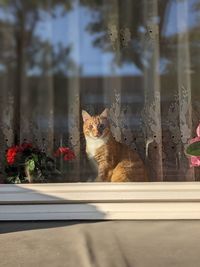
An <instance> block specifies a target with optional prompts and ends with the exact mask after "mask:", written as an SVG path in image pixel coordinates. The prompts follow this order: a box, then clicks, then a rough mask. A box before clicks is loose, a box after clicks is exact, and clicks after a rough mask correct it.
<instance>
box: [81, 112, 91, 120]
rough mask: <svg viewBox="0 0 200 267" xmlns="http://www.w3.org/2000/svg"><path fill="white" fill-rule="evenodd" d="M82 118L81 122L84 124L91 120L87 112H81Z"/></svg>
mask: <svg viewBox="0 0 200 267" xmlns="http://www.w3.org/2000/svg"><path fill="white" fill-rule="evenodd" d="M82 117H83V121H84V122H85V121H86V120H88V119H91V116H90V114H88V113H87V111H85V110H82Z"/></svg>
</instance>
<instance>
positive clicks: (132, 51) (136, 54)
mask: <svg viewBox="0 0 200 267" xmlns="http://www.w3.org/2000/svg"><path fill="white" fill-rule="evenodd" d="M149 2H151V1H149ZM158 2H159V3H158V4H159V6H158V8H159V11H158V12H159V15H160V18H159V21H160V22H159V25H160V33H161V31H162V26H163V23H164V14H165V12H166V9H167V4H168V3H169V1H166V0H162V1H158ZM81 4H82V5H83V6H86V7H87V8H89V9H90V10H92V11H93V12H94V19H93V21H92V22H90V23H89V25H88V27H87V30H88V31H89V32H90V33H91V34H93V35H94V36H95V38H94V40H93V44H94V46H97V47H100V48H101V49H103V50H104V51H113V47H112V43H111V42H110V40H109V36H108V35H109V29H108V26H109V24H113V23H114V24H115V26H116V29H117V31H118V32H119V34H117V35H118V36H120V31H122V30H126V29H127V28H128V29H129V30H130V35H131V42H130V44H129V45H128V46H127V47H126V49H121V50H120V52H121V54H120V57H121V61H120V62H119V61H118V63H123V62H132V63H134V64H135V65H136V66H137V67H139V68H140V69H142V68H143V54H144V47H143V40H144V39H146V40H147V41H148V38H149V36H148V35H149V32H148V31H149V27H148V25H146V23H145V22H144V8H145V5H147V4H148V1H129V0H124V1H120V0H118V1H106V2H105V1H103V0H96V1H95V0H81ZM151 19H152V20H155V19H156V18H151ZM149 22H150V23H151V21H149ZM122 38H123V37H122ZM115 55H116V54H115ZM116 57H117V55H116Z"/></svg>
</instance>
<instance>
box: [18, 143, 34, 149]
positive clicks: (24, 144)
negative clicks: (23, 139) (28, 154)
mask: <svg viewBox="0 0 200 267" xmlns="http://www.w3.org/2000/svg"><path fill="white" fill-rule="evenodd" d="M20 148H21V149H22V150H26V149H29V148H33V145H32V144H31V143H22V144H21V146H20Z"/></svg>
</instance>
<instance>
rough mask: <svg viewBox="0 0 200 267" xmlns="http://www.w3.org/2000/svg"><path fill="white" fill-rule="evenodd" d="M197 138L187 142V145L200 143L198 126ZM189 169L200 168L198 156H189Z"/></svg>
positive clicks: (198, 128) (199, 126) (199, 128)
mask: <svg viewBox="0 0 200 267" xmlns="http://www.w3.org/2000/svg"><path fill="white" fill-rule="evenodd" d="M196 133H197V136H196V137H194V138H192V139H191V140H189V144H193V143H195V142H199V141H200V124H199V125H198V127H197V129H196ZM189 161H190V167H198V166H200V157H199V156H190V158H189Z"/></svg>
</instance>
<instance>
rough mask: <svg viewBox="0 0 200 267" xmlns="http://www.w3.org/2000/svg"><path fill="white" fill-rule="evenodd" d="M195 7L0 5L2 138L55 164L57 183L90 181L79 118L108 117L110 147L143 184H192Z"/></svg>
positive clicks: (173, 0)
mask: <svg viewBox="0 0 200 267" xmlns="http://www.w3.org/2000/svg"><path fill="white" fill-rule="evenodd" d="M199 8H200V2H199V0H194V1H189V0H183V1H178V0H168V1H167V0H166V1H159V0H148V1H147V0H142V1H131V0H125V1H119V0H111V1H105V0H102V1H90V0H75V1H70V0H68V1H59V0H55V1H50V0H46V1H30V0H29V1H22V0H19V1H14V0H13V1H4V2H3V3H2V4H0V47H1V49H0V88H1V90H0V104H1V113H0V137H1V142H0V146H1V149H0V151H1V162H2V164H1V165H2V168H3V164H4V163H3V162H4V157H5V150H6V149H7V148H8V147H10V146H12V145H14V144H18V143H22V142H24V141H27V142H32V143H33V144H35V145H37V146H39V147H40V148H41V149H42V150H44V151H46V152H47V153H48V154H49V155H53V153H54V151H55V149H56V148H57V147H62V146H67V147H70V148H71V149H73V151H74V152H75V154H76V160H74V161H73V162H69V163H68V164H67V166H66V164H65V163H64V162H63V161H62V160H61V161H60V162H59V167H60V169H61V171H62V172H63V173H64V174H65V175H64V176H63V177H64V178H63V180H62V181H63V182H78V181H92V180H93V179H94V176H95V174H94V173H93V170H92V169H90V164H89V162H88V160H87V157H86V153H85V140H84V136H83V132H82V118H81V110H82V109H85V110H87V111H88V112H89V113H90V114H91V115H94V114H99V113H100V112H102V111H103V109H104V108H106V107H108V108H109V109H110V121H111V129H112V132H113V135H114V136H115V138H116V139H117V140H118V141H120V142H122V143H126V144H127V145H128V146H130V147H131V148H132V149H133V150H136V151H137V152H138V153H139V155H140V156H141V158H142V160H143V161H144V162H145V164H146V165H147V167H148V169H149V176H150V181H186V180H189V181H191V180H198V179H200V177H199V174H198V169H197V168H196V169H194V168H190V166H189V162H188V158H187V157H186V155H185V148H186V146H187V144H188V142H189V140H190V139H191V138H192V137H193V136H194V135H195V129H196V127H197V125H198V123H199V119H200V105H199V103H200V90H199V88H198V84H199V79H200V78H199V75H198V72H199V62H200V60H199V47H198V36H199V16H198V12H199Z"/></svg>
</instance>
